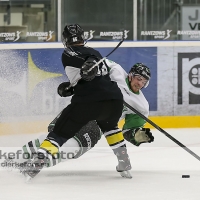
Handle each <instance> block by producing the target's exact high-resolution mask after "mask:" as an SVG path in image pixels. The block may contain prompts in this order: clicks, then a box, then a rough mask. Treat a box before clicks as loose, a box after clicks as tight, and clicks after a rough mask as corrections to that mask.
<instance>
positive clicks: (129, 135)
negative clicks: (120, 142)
mask: <svg viewBox="0 0 200 200" xmlns="http://www.w3.org/2000/svg"><path fill="white" fill-rule="evenodd" d="M124 138H125V139H126V140H127V141H129V142H130V143H132V144H134V145H135V146H140V144H142V143H151V142H153V141H154V137H153V135H152V133H151V132H150V129H149V128H136V129H131V130H129V131H127V132H125V133H124Z"/></svg>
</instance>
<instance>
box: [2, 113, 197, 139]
mask: <svg viewBox="0 0 200 200" xmlns="http://www.w3.org/2000/svg"><path fill="white" fill-rule="evenodd" d="M149 119H150V120H152V122H154V123H155V124H156V125H157V126H159V127H160V128H194V127H197V128H198V127H200V116H178V117H177V116H174V117H173V116H162V117H155V116H154V117H153V116H152V117H149ZM49 123H50V121H31V122H13V123H1V124H0V135H7V134H24V133H25V134H27V133H38V132H47V127H48V125H49ZM123 124H124V120H121V121H120V122H119V127H120V128H122V126H123ZM145 127H146V128H154V127H153V126H151V125H150V124H148V123H147V124H146V125H145Z"/></svg>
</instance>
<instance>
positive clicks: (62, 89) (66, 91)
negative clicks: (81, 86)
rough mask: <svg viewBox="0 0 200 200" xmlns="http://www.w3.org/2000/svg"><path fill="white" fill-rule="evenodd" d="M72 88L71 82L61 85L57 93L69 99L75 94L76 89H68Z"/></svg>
mask: <svg viewBox="0 0 200 200" xmlns="http://www.w3.org/2000/svg"><path fill="white" fill-rule="evenodd" d="M69 86H70V82H64V83H61V84H60V85H59V86H58V89H57V92H58V94H59V95H60V96H61V97H68V96H71V95H73V94H74V88H73V87H70V88H69V89H67V88H68V87H69Z"/></svg>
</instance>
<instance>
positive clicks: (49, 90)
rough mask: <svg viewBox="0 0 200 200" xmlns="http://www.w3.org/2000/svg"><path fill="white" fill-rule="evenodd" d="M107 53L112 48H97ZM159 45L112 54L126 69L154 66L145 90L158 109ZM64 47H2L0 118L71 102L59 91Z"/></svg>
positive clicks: (50, 111) (41, 112) (51, 110)
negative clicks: (135, 65)
mask: <svg viewBox="0 0 200 200" xmlns="http://www.w3.org/2000/svg"><path fill="white" fill-rule="evenodd" d="M96 49H97V50H99V51H100V52H101V54H102V55H103V56H106V55H107V54H108V53H109V52H110V51H111V50H112V49H113V48H96ZM156 51H157V48H156V47H147V48H139V47H137V48H119V49H118V50H117V51H116V52H114V53H113V54H112V55H111V56H110V57H109V58H110V59H111V60H113V61H115V62H117V63H119V64H120V65H121V66H122V67H123V68H124V69H125V70H126V71H127V72H128V71H129V70H130V68H131V67H132V66H133V64H135V63H137V62H143V63H144V64H146V65H147V66H148V67H150V69H151V73H152V78H151V81H150V84H149V86H148V88H147V89H144V93H145V95H146V97H147V99H148V101H149V104H150V110H152V111H156V110H157V87H156V86H157V56H156V54H157V52H156ZM62 52H63V48H60V49H59V48H58V49H11V50H9V49H4V50H0V60H1V62H0V96H1V98H0V119H1V120H2V119H3V118H7V117H9V118H10V117H13V118H16V117H27V116H31V117H34V116H36V117H38V116H56V115H57V114H58V113H59V112H60V111H61V110H62V109H63V108H64V107H65V106H66V105H67V104H68V103H69V102H70V98H61V97H60V96H59V95H58V94H57V87H58V85H59V84H60V83H62V82H64V81H68V78H67V76H66V75H65V71H64V68H63V66H62V62H61V54H62Z"/></svg>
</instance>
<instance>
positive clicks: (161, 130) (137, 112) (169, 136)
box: [124, 101, 200, 161]
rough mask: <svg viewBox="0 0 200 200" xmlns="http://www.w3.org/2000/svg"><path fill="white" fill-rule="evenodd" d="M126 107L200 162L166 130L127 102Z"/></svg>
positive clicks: (195, 155) (199, 158) (197, 157)
mask: <svg viewBox="0 0 200 200" xmlns="http://www.w3.org/2000/svg"><path fill="white" fill-rule="evenodd" d="M124 105H125V106H126V107H127V108H129V109H130V110H132V111H133V112H135V113H136V114H138V115H139V116H140V117H141V118H143V119H144V120H146V121H147V122H148V123H149V124H151V125H152V126H153V127H154V128H156V129H157V130H159V131H160V132H161V133H163V134H164V135H165V136H167V137H168V138H169V139H171V140H172V141H173V142H175V143H176V144H178V145H179V146H180V147H182V148H183V149H184V150H186V151H187V152H188V153H189V154H191V155H192V156H194V157H195V158H196V159H198V160H199V161H200V157H199V156H198V155H197V154H196V153H194V152H193V151H191V150H190V149H189V148H188V147H186V146H185V145H184V144H182V143H181V142H179V141H178V140H177V139H175V138H174V137H172V136H171V135H170V134H169V133H167V132H166V131H165V130H163V129H162V128H160V127H159V126H158V125H156V124H155V123H154V122H152V121H151V120H150V119H148V118H146V117H145V116H144V115H143V114H141V113H140V112H139V111H137V110H136V109H135V108H133V107H132V106H130V105H129V104H127V103H126V102H125V101H124Z"/></svg>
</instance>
